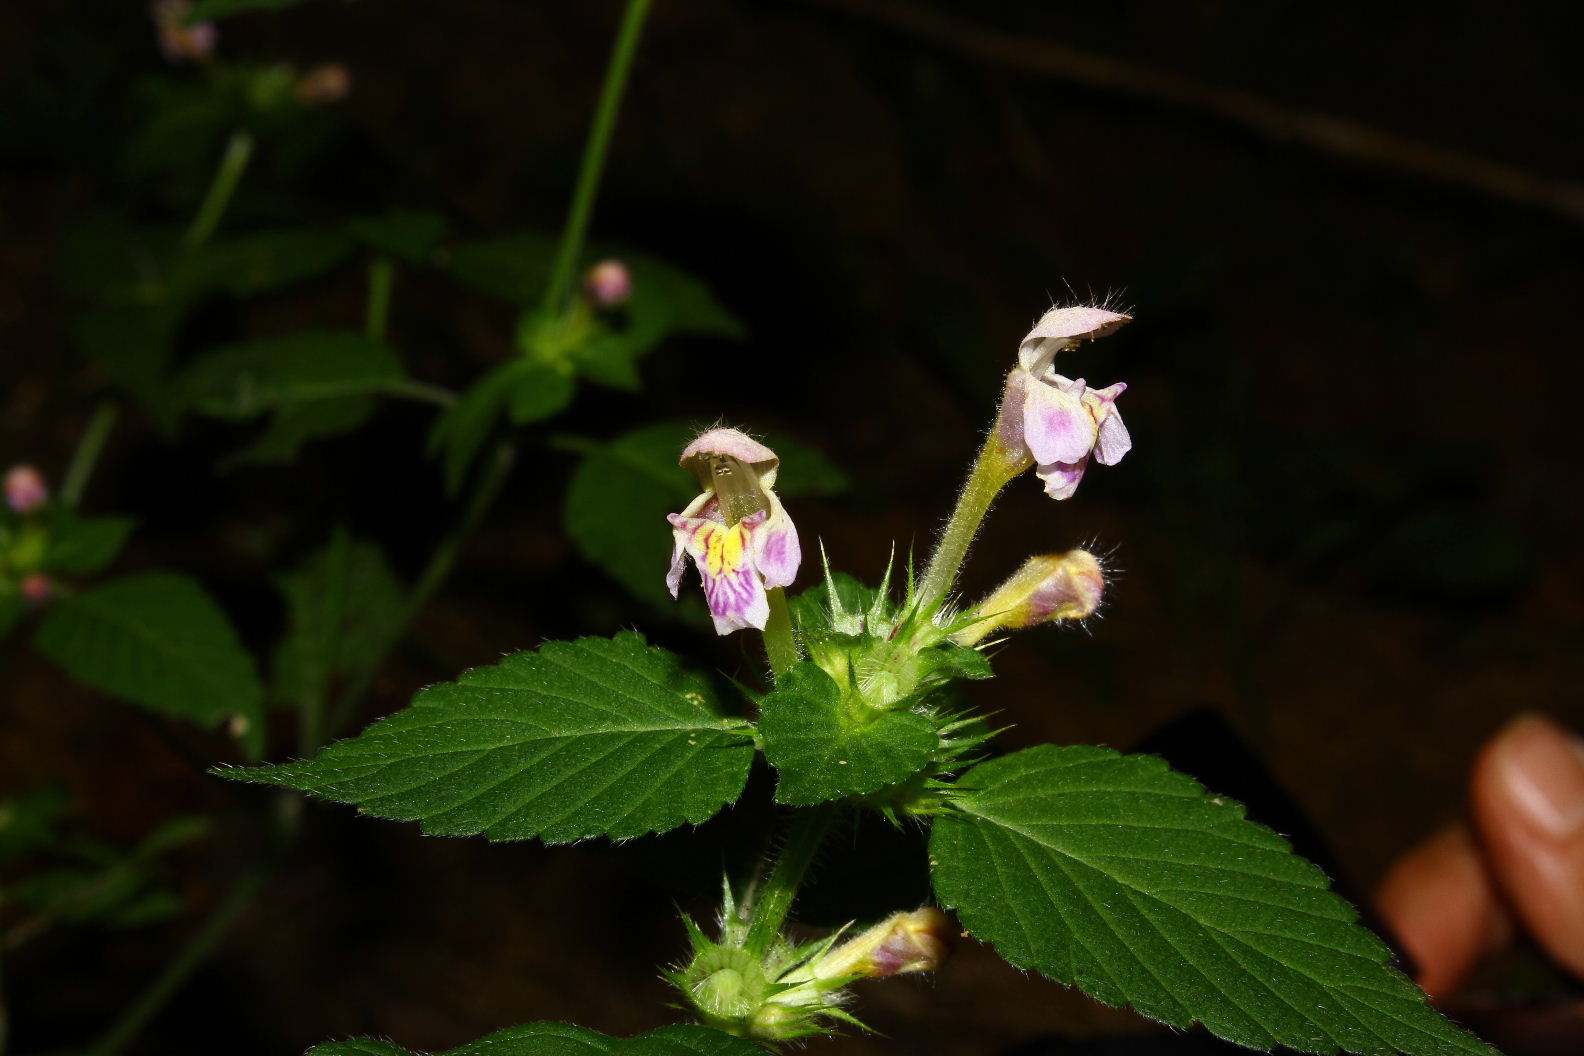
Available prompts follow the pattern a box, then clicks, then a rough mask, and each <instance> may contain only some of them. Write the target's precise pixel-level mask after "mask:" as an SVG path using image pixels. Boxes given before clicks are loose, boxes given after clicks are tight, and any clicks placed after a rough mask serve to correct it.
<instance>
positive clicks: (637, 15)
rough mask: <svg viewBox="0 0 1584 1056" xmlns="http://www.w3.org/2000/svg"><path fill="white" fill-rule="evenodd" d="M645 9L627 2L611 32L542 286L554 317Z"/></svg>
mask: <svg viewBox="0 0 1584 1056" xmlns="http://www.w3.org/2000/svg"><path fill="white" fill-rule="evenodd" d="M648 13H649V0H628V3H627V10H626V12H625V13H624V14H623V15H622V23H621V28H620V29H619V30H618V31H617V34H616V44H615V46H614V47H613V48H612V49H611V58H610V65H608V66H607V67H606V69H605V83H604V85H603V86H602V87H601V88H600V98H599V105H598V108H597V109H596V110H595V112H594V124H593V126H592V127H591V128H590V129H589V137H588V142H587V143H586V144H585V145H584V147H583V162H582V165H581V166H580V167H579V169H578V178H577V185H576V186H575V187H574V188H573V190H572V204H571V205H570V206H568V208H567V222H566V228H565V229H564V230H563V231H562V233H561V244H560V245H559V246H558V247H557V249H556V258H555V266H554V268H553V269H552V270H551V272H550V283H549V285H548V286H547V287H546V289H545V297H544V307H545V309H546V310H547V311H549V312H550V313H552V314H553V315H559V314H560V313H561V310H562V308H563V306H564V303H565V301H566V298H567V295H568V294H569V293H570V292H571V288H572V276H573V272H575V271H576V270H577V263H578V258H579V257H580V256H582V254H583V237H584V235H586V234H587V233H588V224H589V218H590V217H591V216H592V215H593V212H594V198H595V195H596V194H597V193H598V192H599V182H600V175H601V174H602V173H603V172H604V170H605V155H606V152H607V150H608V149H609V147H610V138H611V131H612V129H614V128H615V127H616V114H617V112H618V111H619V110H620V109H621V97H622V92H623V91H624V90H625V89H626V87H627V72H628V70H629V69H630V68H631V67H632V59H633V55H634V53H635V52H637V50H638V38H639V36H640V35H641V34H642V32H643V23H644V17H645V16H646V15H647V14H648Z"/></svg>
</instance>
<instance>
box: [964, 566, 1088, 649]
mask: <svg viewBox="0 0 1584 1056" xmlns="http://www.w3.org/2000/svg"><path fill="white" fill-rule="evenodd" d="M1104 592H1105V575H1104V573H1103V571H1102V570H1101V568H1100V561H1099V560H1098V559H1097V558H1096V557H1095V556H1094V555H1093V554H1091V553H1090V552H1089V551H1087V550H1069V551H1067V552H1066V553H1065V554H1040V555H1037V556H1035V557H1031V558H1029V559H1028V560H1027V561H1025V562H1023V567H1022V568H1020V569H1018V570H1017V571H1016V572H1014V573H1013V574H1012V575H1011V577H1010V578H1008V579H1007V581H1006V582H1005V583H1002V584H1001V585H1000V586H999V587H997V588H996V589H995V591H994V592H993V593H992V594H991V595H990V596H989V597H987V598H985V599H984V600H983V601H981V602H980V603H979V604H978V605H976V606H975V607H974V611H973V615H974V616H977V617H978V621H977V622H975V623H973V624H971V625H970V626H968V627H967V628H966V629H964V630H962V631H960V632H958V633H957V634H955V635H953V636H952V640H953V641H955V642H956V643H957V644H958V645H973V644H974V643H975V642H978V641H979V640H980V639H982V638H984V637H985V636H986V635H987V634H990V633H991V632H992V631H997V630H1002V629H1005V630H1013V631H1015V630H1020V629H1022V628H1024V627H1033V626H1036V625H1037V624H1041V623H1050V622H1052V621H1054V620H1081V619H1083V618H1085V617H1087V616H1092V615H1094V612H1095V610H1096V609H1098V608H1099V607H1100V598H1101V595H1102V594H1103V593H1104Z"/></svg>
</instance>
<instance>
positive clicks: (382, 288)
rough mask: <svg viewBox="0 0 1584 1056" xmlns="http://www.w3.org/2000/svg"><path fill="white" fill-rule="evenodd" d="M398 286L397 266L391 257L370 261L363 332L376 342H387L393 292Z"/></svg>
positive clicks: (376, 258)
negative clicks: (386, 335)
mask: <svg viewBox="0 0 1584 1056" xmlns="http://www.w3.org/2000/svg"><path fill="white" fill-rule="evenodd" d="M395 285H396V265H394V264H392V263H391V259H390V258H389V257H375V258H374V259H373V260H371V261H369V279H368V306H367V307H366V308H365V309H364V313H363V319H364V322H363V332H364V333H366V334H368V336H369V337H372V338H373V339H374V340H376V341H383V340H385V328H386V325H387V324H388V323H389V322H390V305H391V290H392V289H393V288H394V287H395Z"/></svg>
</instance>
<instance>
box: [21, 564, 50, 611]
mask: <svg viewBox="0 0 1584 1056" xmlns="http://www.w3.org/2000/svg"><path fill="white" fill-rule="evenodd" d="M21 586H22V600H23V601H25V602H27V603H28V604H29V605H34V606H37V605H42V604H44V603H45V602H46V601H49V600H50V598H51V597H52V596H53V595H54V593H55V584H54V583H52V582H50V578H49V577H48V576H46V575H45V574H44V573H42V572H29V573H28V574H27V575H25V576H23V577H22V584H21Z"/></svg>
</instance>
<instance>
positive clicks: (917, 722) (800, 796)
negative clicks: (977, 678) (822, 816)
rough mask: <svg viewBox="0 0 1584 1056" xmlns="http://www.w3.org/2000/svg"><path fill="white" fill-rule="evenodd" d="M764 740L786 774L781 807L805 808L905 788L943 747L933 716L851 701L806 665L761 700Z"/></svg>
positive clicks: (781, 785)
mask: <svg viewBox="0 0 1584 1056" xmlns="http://www.w3.org/2000/svg"><path fill="white" fill-rule="evenodd" d="M759 733H760V735H761V736H762V737H763V738H764V751H765V758H766V759H768V760H769V761H770V765H772V766H774V767H775V768H776V772H777V773H778V774H779V775H780V783H779V784H778V785H777V787H776V801H777V802H779V803H790V804H796V805H799V806H806V805H808V804H812V803H823V802H825V801H826V800H830V799H840V798H842V797H843V796H855V795H863V794H866V793H869V792H875V791H878V790H879V789H882V788H884V787H886V786H887V785H894V784H900V783H901V782H903V781H905V780H907V779H908V778H909V777H911V776H912V775H914V774H916V773H918V772H919V771H920V770H922V769H923V768H924V767H925V766H926V765H927V764H928V763H929V761H930V756H931V754H932V753H933V752H934V751H935V749H936V748H937V747H938V746H939V744H940V735H939V733H938V732H937V731H936V728H935V723H934V722H933V721H931V720H930V719H929V718H927V717H926V716H923V715H917V714H914V713H913V712H911V711H905V710H893V711H880V710H878V709H876V708H873V707H871V706H870V705H868V704H866V703H864V702H863V701H862V700H854V701H848V700H844V699H843V694H842V691H841V687H840V686H838V685H837V684H836V682H835V680H833V679H832V678H831V677H830V676H829V675H827V674H826V673H825V672H824V671H822V670H820V669H819V668H818V667H817V666H815V665H814V664H811V663H807V662H805V663H801V664H799V665H797V666H796V667H794V668H793V669H792V670H791V671H788V672H787V673H786V674H785V675H782V676H781V677H780V678H779V679H777V680H776V688H775V691H774V692H773V693H771V694H770V695H769V696H767V697H765V698H764V699H763V700H762V701H760V703H759Z"/></svg>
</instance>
